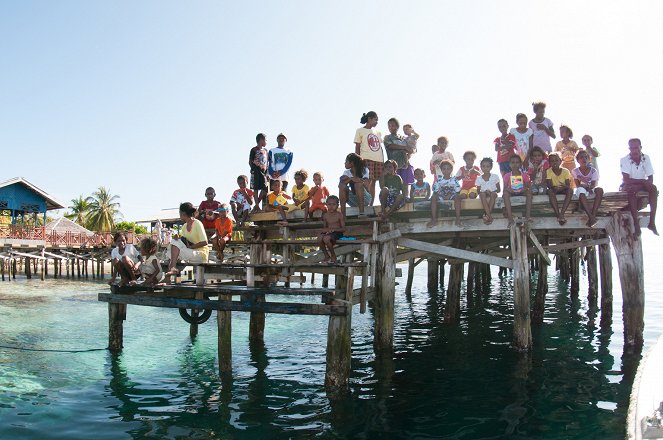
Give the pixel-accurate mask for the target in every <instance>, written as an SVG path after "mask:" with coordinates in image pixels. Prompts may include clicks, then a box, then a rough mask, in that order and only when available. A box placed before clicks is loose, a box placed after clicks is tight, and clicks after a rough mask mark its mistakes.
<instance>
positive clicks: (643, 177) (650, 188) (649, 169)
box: [620, 138, 658, 236]
mask: <svg viewBox="0 0 663 440" xmlns="http://www.w3.org/2000/svg"><path fill="white" fill-rule="evenodd" d="M628 149H629V154H628V156H626V157H623V158H622V159H621V161H620V168H621V171H622V178H623V179H624V181H623V183H622V185H621V188H620V189H621V190H622V191H626V192H627V193H628V205H629V209H630V211H631V215H632V216H633V223H634V227H635V235H636V236H639V235H640V234H641V231H640V222H639V221H638V199H637V197H636V195H637V193H638V192H639V191H644V192H646V193H647V196H648V197H649V207H650V211H651V212H650V214H649V225H648V226H647V228H648V229H649V230H650V231H652V232H653V233H654V234H656V235H658V231H657V230H656V205H657V204H658V189H656V186H655V185H654V168H653V166H652V163H651V159H650V158H649V156H648V155H646V154H643V153H642V143H641V142H640V139H638V138H634V139H630V140H629V141H628Z"/></svg>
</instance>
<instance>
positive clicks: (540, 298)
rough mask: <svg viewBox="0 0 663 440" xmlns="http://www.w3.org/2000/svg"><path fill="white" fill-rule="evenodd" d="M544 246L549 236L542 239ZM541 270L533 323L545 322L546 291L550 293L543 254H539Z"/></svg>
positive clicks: (537, 283) (546, 264) (538, 278)
mask: <svg viewBox="0 0 663 440" xmlns="http://www.w3.org/2000/svg"><path fill="white" fill-rule="evenodd" d="M540 243H541V244H542V245H543V246H546V245H547V244H548V238H547V237H545V238H543V239H541V241H540ZM538 260H539V262H538V263H539V264H538V267H539V270H538V276H537V279H536V294H535V297H534V307H533V310H532V323H534V324H543V311H544V309H545V304H546V293H548V262H547V261H546V260H545V258H543V255H539V256H538Z"/></svg>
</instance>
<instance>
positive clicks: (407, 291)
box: [405, 258, 414, 296]
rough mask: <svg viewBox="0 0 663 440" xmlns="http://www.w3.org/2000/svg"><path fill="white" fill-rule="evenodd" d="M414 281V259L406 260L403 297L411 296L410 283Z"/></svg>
mask: <svg viewBox="0 0 663 440" xmlns="http://www.w3.org/2000/svg"><path fill="white" fill-rule="evenodd" d="M413 280H414V258H409V259H408V260H407V281H406V283H405V295H407V296H410V295H411V294H412V281H413Z"/></svg>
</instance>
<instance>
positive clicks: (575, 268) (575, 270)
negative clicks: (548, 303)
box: [569, 240, 580, 298]
mask: <svg viewBox="0 0 663 440" xmlns="http://www.w3.org/2000/svg"><path fill="white" fill-rule="evenodd" d="M573 241H574V242H577V240H573ZM569 254H570V258H569V264H570V266H571V270H570V276H571V297H573V298H577V297H578V294H579V293H580V248H575V249H571V250H569Z"/></svg>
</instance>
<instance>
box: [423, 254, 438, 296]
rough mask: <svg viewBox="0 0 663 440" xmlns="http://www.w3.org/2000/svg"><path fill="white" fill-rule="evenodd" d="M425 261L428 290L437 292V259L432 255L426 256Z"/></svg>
mask: <svg viewBox="0 0 663 440" xmlns="http://www.w3.org/2000/svg"><path fill="white" fill-rule="evenodd" d="M426 261H427V262H428V284H427V287H428V291H429V292H437V289H438V285H439V270H438V267H439V264H440V263H439V260H438V259H437V258H434V257H428V258H427V259H426Z"/></svg>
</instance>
